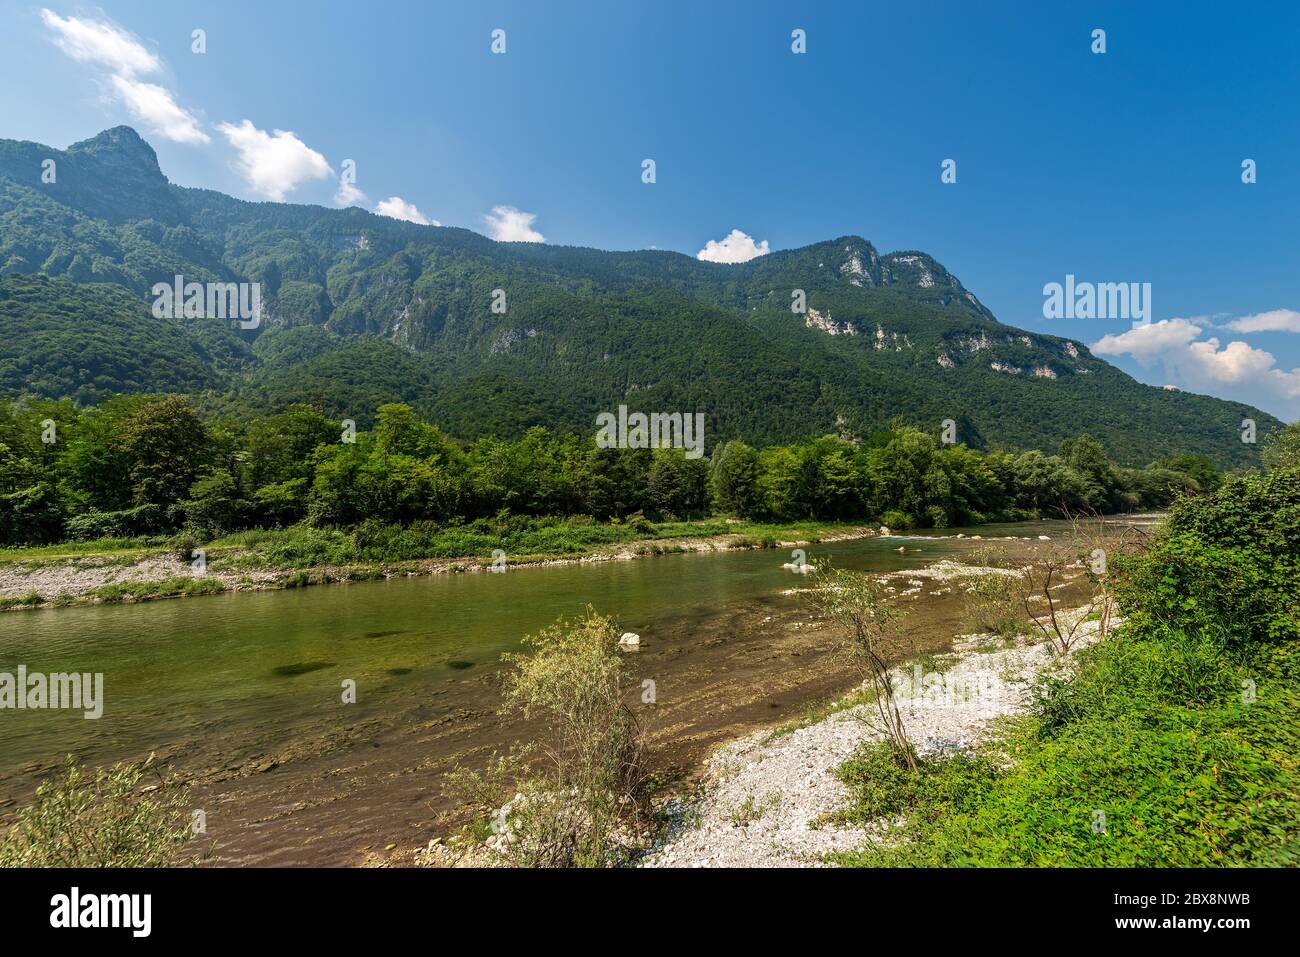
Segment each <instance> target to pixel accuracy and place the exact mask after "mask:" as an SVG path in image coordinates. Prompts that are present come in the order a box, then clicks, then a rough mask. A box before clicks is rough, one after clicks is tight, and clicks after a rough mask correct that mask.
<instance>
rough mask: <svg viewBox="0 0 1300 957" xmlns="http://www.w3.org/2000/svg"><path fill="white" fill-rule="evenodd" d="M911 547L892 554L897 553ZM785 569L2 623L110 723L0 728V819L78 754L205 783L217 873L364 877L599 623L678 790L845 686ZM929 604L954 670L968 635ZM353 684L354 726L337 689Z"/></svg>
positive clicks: (690, 561) (514, 578)
mask: <svg viewBox="0 0 1300 957" xmlns="http://www.w3.org/2000/svg"><path fill="white" fill-rule="evenodd" d="M1065 529H1066V526H1065V524H1064V523H1059V522H1033V523H1019V524H1016V525H1005V526H983V527H981V528H978V529H970V530H966V531H967V532H969V533H973V534H979V535H982V536H984V538H985V539H986V540H985V541H982V542H981V541H974V542H973V541H971V540H970V539H957V538H955V537H952V535H953V534H954V533H955V531H956V530H947V531H946V533H945V534H944V535H943V536H937V535H928V536H927V535H920V536H906V537H903V536H891V537H886V538H868V539H859V540H853V541H844V542H837V543H828V544H823V545H817V546H812V547H809V548H808V549H807V551H808V556H809V558H810V559H814V558H817V557H819V556H830V557H831V558H832V559H833V561H834V562H835V563H836V564H837V565H839V566H842V567H846V568H854V569H863V570H871V571H878V572H884V571H895V570H899V569H908V568H920V567H924V566H925V565H928V564H930V563H933V562H935V561H937V560H939V559H942V558H945V557H952V556H956V555H959V554H962V553H966V552H969V551H970V550H971V549H974V548H977V547H982V546H986V545H989V544H993V543H992V542H990V541H987V540H988V539H990V538H992V537H994V536H1001V535H1015V536H1029V537H1033V538H1036V537H1037V536H1038V535H1040V534H1048V535H1051V536H1052V537H1053V538H1055V537H1057V536H1058V535H1063V534H1064V532H1065ZM900 547H903V548H906V549H907V551H906V552H904V553H901V554H900V553H899V552H898V551H897V549H899V548H900ZM789 560H790V558H789V554H788V552H783V551H727V552H707V553H687V554H674V555H664V556H659V557H651V558H642V559H638V560H634V561H604V562H587V563H581V564H571V565H560V566H551V567H540V568H518V569H512V570H508V571H507V572H506V573H504V574H492V573H486V572H483V573H472V574H457V575H438V576H432V577H421V578H402V579H392V580H388V581H375V582H360V583H354V584H347V585H329V586H317V587H310V588H305V589H289V590H282V591H265V592H243V593H230V594H223V595H216V596H209V597H200V598H187V599H174V600H164V601H153V602H144V603H139V604H125V605H99V606H78V607H69V608H61V609H52V610H41V611H26V612H11V613H8V614H4V615H0V671H4V672H10V673H13V672H15V671H16V670H17V667H18V665H25V666H26V668H27V671H28V673H32V672H45V673H52V672H70V671H76V672H83V673H87V672H88V673H96V672H98V673H102V674H103V675H104V704H103V716H102V717H101V718H99V719H98V720H87V719H85V718H84V717H83V715H82V713H81V712H80V711H52V710H44V711H32V710H21V711H18V710H4V711H0V815H3V814H5V813H9V814H11V813H12V811H13V809H14V808H15V807H17V806H18V805H19V804H20V803H21V802H23V801H25V800H26V799H27V798H28V797H29V796H30V794H31V791H32V790H33V788H34V787H35V784H36V782H37V781H38V780H39V778H40V777H41V776H42V775H43V774H44V773H46V772H47V771H48V770H49V769H50V768H52V767H53V766H55V765H56V764H58V763H59V762H60V761H61V760H62V758H63V756H64V755H66V754H69V753H72V754H75V755H76V756H77V757H78V758H80V759H81V760H83V761H85V762H87V763H90V764H103V763H108V762H112V761H117V760H122V759H138V758H140V757H142V756H144V755H147V754H149V753H151V752H153V753H156V754H157V755H159V757H160V758H161V759H162V760H163V762H164V763H166V764H167V765H169V766H172V767H175V768H178V769H181V770H182V771H183V772H184V773H185V774H186V775H187V776H188V777H190V778H191V779H192V780H194V781H195V782H196V792H195V800H196V802H197V803H198V804H199V805H200V806H202V807H203V809H204V811H205V813H206V817H207V821H208V826H209V835H210V836H211V837H212V838H213V840H215V841H216V844H217V853H218V855H219V858H220V861H221V862H222V863H227V864H355V863H359V861H360V859H361V857H362V855H363V854H364V852H365V851H366V850H368V849H369V850H381V849H383V848H384V847H385V846H386V845H387V844H390V843H398V844H403V845H408V844H412V843H423V842H424V841H426V840H427V839H428V836H430V835H431V834H432V833H434V832H436V831H437V829H438V822H439V820H441V819H442V815H444V814H445V813H446V812H447V811H448V810H449V807H448V805H447V802H446V801H445V800H444V799H443V798H442V796H441V793H440V788H439V779H440V778H441V775H442V774H443V773H445V771H446V770H447V769H449V768H450V767H452V766H454V765H455V764H457V763H469V764H474V763H479V762H481V761H482V760H483V759H484V758H485V757H486V756H487V755H488V754H489V753H490V752H491V751H492V750H494V749H498V748H503V747H504V746H505V745H507V744H508V743H509V741H510V740H511V739H514V738H517V737H520V736H523V735H525V732H526V731H527V729H526V728H523V727H521V726H520V725H519V724H518V723H517V722H514V721H507V720H503V719H501V718H500V717H498V716H497V715H496V713H495V710H496V707H497V703H498V697H499V693H498V675H499V670H500V667H501V664H500V658H501V655H502V653H503V652H508V651H513V650H517V649H518V648H519V646H520V638H521V636H523V635H525V634H527V633H529V632H532V631H536V630H537V629H539V628H541V627H543V626H545V625H547V624H550V623H551V622H553V621H554V620H555V619H556V618H557V617H559V616H561V615H564V616H573V615H577V614H579V613H580V612H581V611H582V610H583V608H584V607H585V606H587V605H591V606H592V607H594V608H595V609H596V610H597V611H600V612H602V613H606V614H613V615H615V616H616V617H617V619H618V621H619V623H620V625H621V627H623V628H624V629H626V630H630V631H635V632H637V633H639V634H640V635H641V636H642V642H643V650H642V651H641V652H640V653H638V654H636V655H634V656H631V659H630V662H629V663H630V665H631V670H632V673H633V676H634V677H635V678H636V680H637V682H638V684H639V683H640V681H641V680H643V679H645V678H650V679H651V680H653V681H655V683H656V696H657V699H658V700H657V704H656V705H655V707H654V709H653V713H651V714H647V715H646V721H647V725H648V726H649V727H650V728H651V730H652V737H653V740H654V741H655V743H656V745H657V749H658V754H659V760H660V762H661V763H662V764H663V765H664V766H666V767H676V768H686V767H688V766H689V765H690V764H691V763H692V762H694V761H696V760H697V759H698V758H699V757H700V756H701V755H702V753H703V752H704V751H705V750H707V748H708V747H709V746H711V745H712V744H714V743H716V742H718V741H720V740H723V739H725V738H727V737H731V736H734V735H736V734H738V733H741V732H743V731H745V730H747V729H748V728H752V727H755V726H758V725H761V724H764V723H768V722H771V721H776V720H780V719H783V718H787V717H790V716H793V715H797V714H798V713H799V712H800V711H801V709H803V708H804V707H805V705H806V704H807V703H808V702H809V701H811V700H814V699H817V698H823V697H827V696H829V695H833V694H835V693H838V692H840V691H842V690H844V689H845V688H846V687H848V686H849V684H851V682H852V677H853V676H852V675H851V673H849V672H848V671H847V670H846V668H845V666H844V664H843V662H841V661H840V660H839V659H838V658H837V657H836V656H835V655H834V654H832V650H833V647H834V639H833V636H831V635H829V634H827V633H825V632H824V631H822V630H819V629H818V628H817V627H815V625H814V623H813V622H812V621H811V616H810V614H809V612H808V609H807V607H806V605H805V604H804V603H803V601H802V600H801V599H800V598H798V597H795V596H792V595H789V594H784V593H785V592H786V591H788V590H789V589H791V588H792V587H794V586H796V585H798V584H799V583H800V578H799V576H795V575H793V574H791V573H790V572H789V571H784V570H782V568H781V565H782V563H783V562H786V561H789ZM941 605H942V603H940V602H938V601H936V602H933V603H928V604H927V603H924V602H923V603H921V604H920V607H919V608H918V609H917V611H918V613H919V614H920V616H921V619H922V623H920V624H918V626H917V627H918V629H920V630H922V631H924V632H925V633H926V635H927V636H928V638H927V642H928V646H929V647H933V648H941V647H943V646H944V645H945V644H946V642H947V641H949V640H950V639H951V636H952V634H954V633H955V632H956V631H957V629H958V628H959V626H960V620H959V618H958V617H957V610H956V609H955V608H953V607H952V603H949V606H948V607H941ZM346 680H351V681H354V682H355V683H356V698H357V700H356V702H355V703H352V704H345V703H344V702H343V700H342V698H343V683H344V682H345V681H346Z"/></svg>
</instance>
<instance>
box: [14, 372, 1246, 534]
mask: <svg viewBox="0 0 1300 957" xmlns="http://www.w3.org/2000/svg"><path fill="white" fill-rule="evenodd" d="M593 434H594V432H593ZM1221 478H1222V477H1221V476H1220V475H1219V473H1218V472H1216V471H1215V469H1214V468H1213V466H1212V465H1211V463H1210V462H1209V460H1208V459H1206V458H1204V457H1203V456H1182V457H1179V458H1176V459H1168V460H1164V461H1160V462H1154V463H1152V464H1151V465H1149V466H1147V467H1145V468H1140V469H1134V468H1124V467H1121V466H1118V465H1116V464H1115V463H1114V462H1112V461H1111V460H1110V459H1109V458H1108V456H1107V454H1106V451H1105V449H1104V448H1103V447H1102V446H1101V445H1100V444H1099V443H1098V442H1097V441H1095V440H1094V439H1092V438H1089V437H1088V436H1086V435H1081V436H1079V437H1077V438H1075V439H1072V440H1069V441H1067V442H1065V443H1063V445H1062V446H1061V448H1060V450H1059V451H1058V452H1057V453H1055V454H1044V453H1043V452H1041V451H1026V452H1005V451H991V452H983V451H978V450H975V449H971V448H968V447H966V446H964V445H951V444H944V443H942V442H940V441H939V440H938V439H937V438H936V437H934V436H931V435H929V434H926V433H924V432H922V431H919V430H917V429H915V428H912V427H908V426H904V425H901V424H900V425H896V426H894V427H892V428H889V429H886V430H884V431H881V432H879V433H877V434H874V435H872V436H869V437H868V438H866V439H864V440H862V441H859V442H851V441H848V440H846V439H844V438H840V437H835V436H825V437H821V438H814V439H808V440H805V441H801V442H797V443H794V444H788V445H773V446H768V447H765V448H761V449H760V448H753V447H751V446H749V445H747V444H745V443H744V442H742V441H739V440H730V441H725V442H721V443H718V444H717V445H716V446H715V447H714V448H713V449H712V452H711V454H710V455H707V456H705V457H702V458H697V459H690V458H687V457H686V456H685V455H684V454H683V452H682V451H681V450H677V449H654V450H652V449H619V448H609V449H606V448H598V447H597V446H596V443H595V441H594V439H593V436H592V435H575V434H557V433H555V432H552V431H549V430H548V429H546V428H543V427H540V426H537V427H533V428H530V429H528V430H527V431H526V432H525V433H524V434H523V435H522V436H521V437H519V438H517V439H497V438H481V439H478V440H476V441H473V442H462V441H459V440H457V439H455V438H453V437H451V436H449V435H448V434H447V433H446V432H444V431H443V430H442V429H441V428H439V427H438V426H437V425H435V424H433V423H430V422H426V421H422V420H421V419H420V418H419V416H418V415H417V414H416V413H415V412H414V411H413V410H412V409H411V408H410V407H409V406H406V405H400V404H392V405H383V406H381V407H380V408H379V409H378V412H377V413H376V415H375V417H374V426H373V428H371V429H370V430H368V431H353V430H351V429H349V428H345V427H344V424H343V423H340V422H339V421H337V420H333V419H329V418H327V417H326V416H325V415H323V414H322V413H321V412H320V411H319V410H317V409H316V408H314V407H311V406H308V405H296V406H293V407H291V408H289V409H287V410H285V411H283V412H280V413H278V414H274V415H267V416H262V417H252V418H249V417H242V416H241V417H236V416H217V417H211V416H204V415H202V414H201V413H200V410H198V409H196V408H195V406H194V405H193V403H192V402H191V400H190V399H188V398H187V397H184V396H179V395H163V396H156V395H154V396H149V395H130V396H118V397H114V398H111V399H108V400H106V401H104V402H102V403H101V404H99V405H98V406H90V407H79V406H77V405H76V404H75V403H73V402H70V401H67V400H61V401H44V400H26V401H17V402H8V403H4V404H2V405H0V542H3V543H4V544H6V545H27V544H42V543H50V542H56V541H61V540H66V539H93V538H101V537H134V536H142V535H160V534H170V533H174V532H180V531H184V532H187V533H190V534H193V535H198V536H203V537H207V538H211V537H215V536H217V535H220V534H223V533H226V532H230V531H235V530H240V529H248V528H274V527H284V526H289V525H294V524H297V523H303V522H305V523H309V524H311V525H316V526H325V527H352V526H357V525H359V524H361V523H363V522H367V521H378V522H382V523H387V524H395V525H406V524H409V523H412V522H417V521H421V522H434V523H438V524H443V525H456V524H460V523H464V522H472V521H474V520H476V519H480V518H487V517H492V516H500V515H502V514H511V515H526V516H558V517H577V516H589V517H590V518H591V519H593V520H596V521H615V522H620V521H627V520H629V518H635V519H638V520H639V519H641V518H645V519H659V520H672V519H692V518H701V517H706V516H709V515H715V514H723V515H736V516H741V517H744V518H750V519H759V520H767V521H790V520H797V519H819V520H862V521H880V522H882V523H883V524H886V525H889V526H891V527H893V528H911V527H948V526H957V525H975V524H980V523H982V522H988V521H1014V520H1020V519H1026V518H1032V517H1038V516H1053V515H1062V514H1067V513H1071V512H1080V511H1097V512H1108V513H1109V512H1121V511H1127V510H1132V509H1143V508H1155V507H1162V506H1164V505H1166V504H1167V503H1168V502H1169V501H1171V500H1172V499H1173V497H1174V496H1175V495H1176V494H1179V493H1193V494H1194V493H1196V492H1198V491H1208V490H1212V489H1213V488H1216V487H1217V486H1218V484H1219V483H1220V481H1221Z"/></svg>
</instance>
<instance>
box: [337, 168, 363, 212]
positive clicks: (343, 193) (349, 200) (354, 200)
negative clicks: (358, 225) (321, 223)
mask: <svg viewBox="0 0 1300 957" xmlns="http://www.w3.org/2000/svg"><path fill="white" fill-rule="evenodd" d="M346 176H347V172H346V171H344V172H343V173H341V174H339V188H338V189H336V190H335V191H334V204H335V205H336V206H359V205H361V204H362V203H364V202H365V201H366V194H365V193H363V192H362V191H361V190H359V189H357V187H356V185H355V184H354V183H349V182H348V181H347V180H346V179H345V177H346Z"/></svg>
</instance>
